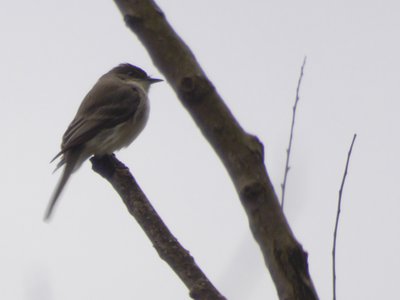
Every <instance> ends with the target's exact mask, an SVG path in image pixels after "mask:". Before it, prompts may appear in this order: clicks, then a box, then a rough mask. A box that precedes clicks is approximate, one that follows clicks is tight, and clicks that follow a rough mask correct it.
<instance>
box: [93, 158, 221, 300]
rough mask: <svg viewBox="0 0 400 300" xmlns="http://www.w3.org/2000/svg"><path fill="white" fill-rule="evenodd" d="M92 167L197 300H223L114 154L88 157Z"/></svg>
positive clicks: (191, 295)
mask: <svg viewBox="0 0 400 300" xmlns="http://www.w3.org/2000/svg"><path fill="white" fill-rule="evenodd" d="M91 162H92V168H93V170H94V171H95V172H97V173H99V174H100V175H101V176H103V177H104V178H105V179H107V180H108V181H109V182H110V183H111V184H112V186H113V187H114V189H115V190H116V191H117V192H118V194H119V195H120V196H121V198H122V200H123V201H124V203H125V205H126V207H127V208H128V211H129V213H130V214H131V215H132V216H133V217H134V218H135V219H136V221H137V222H138V223H139V225H140V226H141V227H142V229H143V231H144V232H145V233H146V235H147V237H148V238H149V239H150V241H151V242H152V243H153V247H154V248H155V249H156V250H157V252H158V254H159V255H160V257H161V258H162V259H163V260H164V261H165V262H166V263H168V265H169V266H170V267H171V268H172V269H173V270H174V272H175V273H176V274H177V275H178V276H179V278H180V279H181V280H182V281H183V283H184V284H185V285H186V286H187V288H188V289H189V291H190V297H192V298H193V299H197V300H224V299H225V297H224V296H222V295H221V294H220V293H219V292H218V290H217V289H216V288H215V287H214V286H213V284H212V283H211V282H210V280H208V278H207V277H206V275H205V274H204V273H203V271H202V270H201V269H200V268H199V267H198V266H197V264H196V262H195V261H194V259H193V257H192V256H191V255H190V253H189V251H187V250H186V249H185V248H183V247H182V245H181V244H180V243H179V242H178V240H177V239H176V238H175V237H174V236H173V235H172V233H171V232H170V231H169V229H168V228H167V226H166V225H165V224H164V222H163V221H162V220H161V218H160V216H159V215H158V214H157V212H156V211H155V209H154V208H153V206H152V205H151V203H150V202H149V200H148V199H147V198H146V195H145V194H144V193H143V191H142V190H141V189H140V187H139V185H138V184H137V183H136V181H135V179H134V178H133V176H132V175H131V173H130V172H129V169H128V168H127V167H125V165H124V164H122V163H121V162H120V161H119V160H118V159H117V158H115V156H114V155H112V156H104V157H102V158H97V157H93V158H91Z"/></svg>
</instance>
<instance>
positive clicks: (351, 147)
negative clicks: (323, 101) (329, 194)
mask: <svg viewBox="0 0 400 300" xmlns="http://www.w3.org/2000/svg"><path fill="white" fill-rule="evenodd" d="M356 137H357V134H354V136H353V140H352V141H351V145H350V149H349V152H348V153H347V161H346V167H345V169H344V174H343V178H342V184H341V185H340V189H339V200H338V208H337V211H336V222H335V230H334V232H333V246H332V273H333V276H332V279H333V300H336V239H337V231H338V226H339V216H340V207H341V205H342V194H343V188H344V183H345V181H346V176H347V170H348V168H349V163H350V157H351V152H352V151H353V145H354V142H355V140H356Z"/></svg>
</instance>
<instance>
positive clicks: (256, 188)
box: [239, 181, 265, 209]
mask: <svg viewBox="0 0 400 300" xmlns="http://www.w3.org/2000/svg"><path fill="white" fill-rule="evenodd" d="M264 193H265V188H264V185H263V184H262V183H261V182H259V181H253V182H250V183H247V184H246V185H244V186H243V187H242V189H241V191H240V192H239V194H240V199H241V200H242V201H243V202H246V205H244V207H246V208H250V209H256V208H258V207H259V205H260V203H262V199H263V195H264Z"/></svg>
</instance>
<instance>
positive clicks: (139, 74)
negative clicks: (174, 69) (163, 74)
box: [109, 63, 162, 83]
mask: <svg viewBox="0 0 400 300" xmlns="http://www.w3.org/2000/svg"><path fill="white" fill-rule="evenodd" d="M109 73H112V74H116V75H117V76H118V75H120V76H121V77H128V78H132V79H138V80H144V81H148V82H150V83H156V82H160V81H162V79H157V78H151V77H149V76H148V75H147V73H146V72H145V71H143V70H142V69H141V68H139V67H136V66H134V65H131V64H128V63H124V64H120V65H119V66H117V67H115V68H113V69H112V70H111V71H110V72H109Z"/></svg>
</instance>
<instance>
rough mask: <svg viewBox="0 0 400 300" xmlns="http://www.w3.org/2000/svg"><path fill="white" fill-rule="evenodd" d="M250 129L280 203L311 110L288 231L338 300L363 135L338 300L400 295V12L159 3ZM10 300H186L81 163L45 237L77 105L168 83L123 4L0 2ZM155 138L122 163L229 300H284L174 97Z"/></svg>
mask: <svg viewBox="0 0 400 300" xmlns="http://www.w3.org/2000/svg"><path fill="white" fill-rule="evenodd" d="M158 4H159V5H160V7H161V8H162V9H163V10H164V12H165V13H166V16H167V18H168V20H169V21H170V22H171V23H172V25H173V26H174V28H175V29H176V31H177V32H178V33H179V34H180V35H181V37H182V38H183V39H184V40H185V41H186V42H187V43H188V45H189V46H190V47H191V49H192V50H193V52H194V53H195V55H196V57H197V58H198V60H199V62H200V63H201V64H202V66H203V68H204V70H205V71H206V73H207V74H208V75H209V77H210V79H211V80H212V81H213V83H214V84H215V86H216V87H217V89H218V91H219V92H220V94H221V95H222V97H223V98H224V100H225V101H226V103H227V105H228V106H229V107H230V108H231V110H232V112H233V113H234V115H235V116H236V117H237V119H238V121H239V122H240V123H241V125H242V126H243V127H244V128H245V129H246V130H247V131H248V132H250V133H253V134H256V135H257V136H258V137H259V138H260V139H261V140H262V141H263V143H264V145H265V152H266V165H267V169H268V173H269V175H270V177H271V179H272V181H273V183H274V185H275V190H276V192H277V193H278V194H279V195H280V183H281V181H282V177H283V168H284V162H285V155H286V154H285V149H286V146H287V142H288V133H289V128H290V120H291V109H292V105H293V100H294V96H295V89H296V84H297V80H298V76H299V71H300V66H301V63H302V60H303V57H304V55H307V57H308V61H307V66H306V69H305V75H304V79H303V85H302V88H301V100H300V103H299V107H298V115H297V124H296V128H295V138H294V146H293V156H292V163H291V166H292V169H291V172H290V174H289V179H288V190H287V195H286V209H285V212H286V215H287V217H288V220H289V222H290V224H291V226H292V229H293V231H294V233H295V235H296V237H297V238H298V240H299V241H300V242H301V243H302V245H303V247H304V248H305V249H306V250H307V251H308V253H309V265H310V271H311V276H312V278H313V280H314V284H315V285H316V288H317V290H318V293H319V296H320V298H321V299H330V298H331V297H332V291H331V285H332V284H331V244H332V231H333V226H334V220H335V214H336V205H337V195H338V189H339V186H340V182H341V178H342V174H343V169H344V164H345V160H346V155H347V151H348V147H349V145H350V142H351V139H352V135H353V133H358V139H357V141H356V144H355V147H354V151H353V157H352V161H351V164H350V172H349V175H348V180H347V183H346V187H345V191H344V199H343V207H342V209H343V210H342V219H341V224H340V227H339V234H340V235H339V238H338V250H337V251H338V253H337V255H338V258H337V259H338V265H337V272H338V299H341V300H346V299H352V300H353V299H363V300H376V299H393V298H394V297H396V296H395V295H397V294H398V281H399V275H398V270H399V269H400V259H399V255H398V253H399V252H400V241H399V236H400V218H399V208H400V204H399V200H400V192H399V189H398V179H399V178H398V177H399V176H398V170H399V168H400V161H399V152H400V143H399V138H398V136H399V135H398V133H397V131H398V129H399V125H400V119H399V117H398V116H399V112H400V104H399V80H400V56H399V53H400V43H399V29H400V18H399V12H400V4H399V2H398V1H388V0H383V1H368V0H366V1H356V0H347V1H341V0H339V1H338V0H337V1H316V0H314V1H307V0H306V1H293V0H289V1H248V2H246V3H245V2H243V1H225V0H220V1H182V0H180V1H178V0H169V1H167V0H163V1H158ZM0 31H1V35H0V36H1V45H2V46H1V47H0V66H1V69H0V82H1V83H2V84H1V90H2V93H1V100H0V101H1V103H2V107H3V110H2V112H3V113H2V117H1V119H0V130H1V131H0V134H1V137H2V150H1V156H0V162H1V166H2V172H1V174H0V187H1V188H0V198H1V201H0V237H1V238H0V266H1V268H0V298H1V299H18V300H19V299H24V300H25V299H26V300H39V299H40V300H50V299H51V300H52V299H57V300H67V299H75V300H83V299H100V300H102V299H121V300H123V299H187V298H188V293H187V290H186V288H185V287H184V286H183V284H182V283H181V282H180V280H179V279H178V278H177V277H176V276H175V274H174V273H173V272H172V271H171V270H170V269H169V267H168V266H167V265H166V264H165V263H164V262H162V261H161V260H160V259H159V258H158V256H157V254H156V252H155V250H154V249H153V248H152V246H151V244H150V242H149V241H148V240H147V238H146V237H145V236H144V234H143V232H142V230H141V229H140V228H139V226H138V224H137V223H136V222H135V221H134V220H133V219H132V218H131V217H130V216H129V214H128V213H127V211H126V209H125V207H124V205H123V203H122V201H121V200H120V199H119V198H118V196H117V195H116V193H115V192H114V190H113V189H112V188H111V186H110V185H109V184H108V183H107V182H105V181H104V180H103V179H102V178H100V177H99V176H98V175H97V174H94V173H93V172H92V171H91V169H90V163H85V164H84V166H83V167H82V168H81V170H79V172H78V173H76V174H74V176H73V178H72V180H71V181H70V183H69V185H68V187H67V189H66V190H65V193H64V194H63V195H62V198H61V199H60V203H59V205H58V206H57V208H56V211H55V215H54V218H53V221H52V222H51V223H50V224H45V223H43V222H42V217H43V214H44V211H45V208H46V205H47V202H48V200H49V197H50V195H51V193H52V190H53V188H54V186H55V184H56V182H57V180H58V176H59V174H58V173H56V174H52V171H53V168H54V166H53V165H50V164H49V161H50V159H51V158H52V157H53V156H54V155H55V154H56V153H57V152H58V150H59V145H60V141H61V136H62V134H63V133H64V131H65V129H66V127H67V126H68V124H69V122H70V121H71V120H72V118H73V116H74V114H75V112H76V109H77V107H78V105H79V104H80V102H81V100H82V99H83V97H84V96H85V94H86V93H87V92H88V91H89V89H90V88H91V87H92V85H93V84H94V83H95V81H96V80H97V79H98V77H99V76H101V75H102V74H103V73H105V72H107V71H108V70H109V69H110V68H112V67H114V66H115V65H117V64H119V63H121V62H130V63H132V64H136V65H138V66H140V67H142V68H143V69H145V70H146V71H147V72H148V73H150V74H151V75H153V76H161V77H162V75H161V74H160V73H159V72H158V70H157V69H156V68H155V67H154V66H153V64H152V62H151V60H150V58H149V56H148V54H147V52H146V50H145V49H144V48H143V47H142V46H141V44H140V43H139V42H138V40H137V38H136V37H135V36H134V35H133V33H131V32H130V31H129V30H128V29H127V28H126V27H125V25H124V23H123V20H122V17H121V15H120V13H119V11H118V10H117V8H116V6H115V4H114V2H113V1H111V0H107V1H106V0H101V1H100V0H96V1H95V0H87V1H78V0H74V1H62V2H60V1H49V0H42V1H2V2H1V3H0ZM150 96H151V105H152V111H151V114H150V120H149V123H148V126H147V128H146V129H145V130H144V132H143V133H142V135H141V136H140V137H139V138H138V139H137V140H136V141H135V142H134V144H133V145H131V146H130V147H129V148H128V149H125V150H122V151H121V152H119V153H118V154H117V156H118V157H119V158H120V159H121V160H122V161H123V162H124V163H126V164H127V165H128V166H129V167H130V169H131V171H132V173H133V174H134V176H135V177H136V179H137V180H138V182H139V184H140V185H141V187H142V188H143V190H144V191H145V193H146V194H147V196H148V197H149V199H150V200H151V202H152V203H153V205H154V206H155V208H156V209H157V210H158V212H159V213H160V215H161V216H162V217H163V219H164V220H165V222H166V223H167V225H168V226H169V228H170V229H171V230H172V232H173V233H174V234H175V235H176V237H177V238H178V239H179V241H180V242H181V243H182V244H183V245H184V246H185V247H186V248H187V249H188V250H189V251H190V252H191V254H192V255H193V256H194V257H195V259H196V261H197V262H198V263H199V265H200V266H201V267H202V268H203V270H204V271H205V273H206V274H207V275H208V276H209V277H210V278H211V280H212V281H213V282H214V283H215V284H216V285H217V287H218V288H219V289H220V291H221V292H222V293H223V294H224V295H225V296H227V297H228V298H229V299H234V300H240V299H249V300H252V299H255V300H258V299H277V296H276V292H275V288H274V286H273V284H272V282H271V279H270V275H269V274H268V272H267V270H266V268H265V266H264V263H263V259H262V256H261V254H260V252H259V250H258V246H257V245H256V243H255V242H254V241H253V239H252V237H251V234H250V231H249V228H248V224H247V218H246V216H245V213H244V211H243V209H242V207H241V205H240V202H239V200H238V197H237V195H236V194H235V191H234V188H233V186H232V184H231V182H230V179H229V178H228V176H227V173H226V171H225V169H224V168H223V166H222V164H221V163H220V161H219V160H218V158H217V157H216V155H215V154H214V152H213V150H212V149H211V147H210V146H209V145H208V144H207V142H206V141H205V139H204V138H203V137H202V135H201V134H200V132H199V130H198V129H197V128H196V127H195V125H194V123H193V121H192V120H191V118H190V117H189V115H188V114H187V113H186V111H185V109H184V108H183V107H182V106H181V105H180V103H179V102H178V101H177V99H176V96H175V94H174V93H173V91H172V90H171V88H170V87H169V86H168V84H167V83H165V82H164V83H162V84H158V85H155V86H154V87H153V89H152V90H151V93H150Z"/></svg>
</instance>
